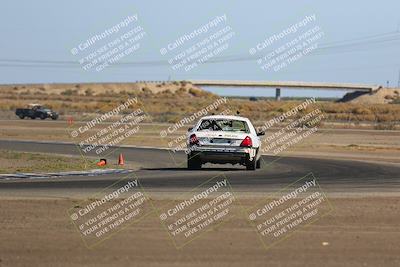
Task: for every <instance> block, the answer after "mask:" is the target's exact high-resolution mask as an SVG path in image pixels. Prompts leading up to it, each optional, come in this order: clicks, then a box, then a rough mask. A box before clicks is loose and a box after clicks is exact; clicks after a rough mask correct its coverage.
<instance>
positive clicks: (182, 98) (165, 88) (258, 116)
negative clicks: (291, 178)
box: [0, 82, 400, 129]
mask: <svg viewBox="0 0 400 267" xmlns="http://www.w3.org/2000/svg"><path fill="white" fill-rule="evenodd" d="M1 87H2V88H0V110H11V111H14V110H15V109H16V108H19V107H24V106H26V105H27V104H29V103H36V102H38V103H42V104H45V105H47V106H48V107H50V108H53V109H54V110H56V111H59V112H60V114H61V115H65V114H72V113H75V114H76V113H79V114H86V115H87V114H94V113H104V112H107V111H109V110H111V109H113V108H114V107H116V106H117V105H118V104H119V103H123V102H124V101H125V100H126V99H127V98H128V97H135V96H136V97H138V98H139V101H140V102H141V105H142V107H143V109H144V110H145V111H146V112H148V113H149V114H150V115H151V116H152V117H153V118H152V119H153V121H155V122H177V121H178V120H180V119H181V118H182V117H184V116H187V115H190V114H192V113H194V112H197V111H198V110H200V109H201V108H203V107H205V106H207V105H209V104H210V103H212V102H213V101H215V100H216V99H217V98H219V96H217V95H214V94H212V93H209V92H207V91H204V90H202V89H200V88H197V87H195V86H193V85H192V84H190V83H188V82H175V83H164V84H139V85H138V84H123V85H119V84H113V86H108V87H107V86H105V85H102V87H101V90H100V89H98V88H97V87H96V85H95V84H80V85H79V84H78V85H64V87H57V88H56V89H54V90H53V88H52V85H48V86H47V87H46V86H36V88H33V87H32V86H21V85H20V86H16V85H13V86H6V87H4V86H1ZM330 100H334V99H330ZM302 101H303V99H300V98H292V99H290V100H287V99H284V101H280V102H276V101H274V100H273V99H271V98H263V97H256V98H252V99H250V98H249V97H230V98H229V101H228V105H226V106H221V107H219V109H218V110H217V111H216V112H217V113H218V112H222V111H223V110H224V109H227V108H229V109H230V110H231V111H232V113H236V111H237V110H238V111H240V113H241V114H242V115H244V116H248V117H250V118H251V119H252V120H253V121H255V122H263V121H266V120H268V119H270V118H273V117H274V116H277V115H280V114H281V113H282V112H285V111H289V110H290V109H291V108H293V107H295V106H296V105H298V104H299V103H301V102H302ZM396 103H397V102H396ZM315 108H319V109H320V110H321V111H322V112H323V113H324V115H325V118H326V119H325V121H329V122H345V123H349V122H350V123H353V124H357V123H361V122H375V123H380V124H381V125H382V126H381V127H382V128H388V129H389V128H393V127H392V126H393V125H395V124H396V123H398V122H399V121H400V105H397V104H361V103H335V102H332V101H327V100H326V99H323V101H319V102H317V103H316V104H314V105H313V106H310V107H308V110H306V111H303V112H302V114H304V113H305V112H308V111H310V110H312V109H315ZM126 112H129V111H126ZM300 115H301V114H299V116H300ZM82 116H83V115H82Z"/></svg>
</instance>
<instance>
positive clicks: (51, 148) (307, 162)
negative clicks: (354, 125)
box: [0, 140, 400, 192]
mask: <svg viewBox="0 0 400 267" xmlns="http://www.w3.org/2000/svg"><path fill="white" fill-rule="evenodd" d="M0 148H1V149H9V150H16V151H26V152H44V153H55V154H65V155H75V156H79V155H80V153H79V151H78V149H77V147H76V146H75V145H73V144H59V143H38V142H27V141H5V140H1V141H0ZM119 153H123V154H124V156H125V160H126V161H130V162H135V163H136V164H137V165H139V166H141V167H140V168H138V169H137V170H134V171H133V172H132V175H135V176H136V177H137V178H139V180H140V183H141V184H142V186H143V187H144V188H146V189H147V190H149V191H160V192H169V191H177V192H180V191H182V192H183V191H187V190H189V189H192V188H194V187H196V186H198V185H200V184H202V183H203V182H205V181H207V180H208V179H210V178H212V177H214V176H216V175H221V174H223V175H225V176H226V177H227V178H228V180H229V182H230V184H231V186H232V188H233V189H234V190H235V191H237V192H266V191H276V190H279V189H281V188H282V187H284V186H285V185H288V184H290V183H291V182H294V181H296V180H297V179H299V178H301V177H303V176H305V175H307V174H309V173H313V175H314V176H315V177H316V178H317V180H318V182H319V183H320V185H321V186H322V187H323V189H325V190H329V191H330V192H398V188H399V186H400V167H399V166H396V165H385V164H382V163H369V162H361V161H348V160H332V159H314V158H300V157H281V158H278V157H272V156H263V157H262V159H263V166H262V169H260V170H257V171H246V170H245V169H244V168H243V167H242V166H237V165H236V166H232V165H229V164H228V165H206V166H203V169H202V170H200V171H189V170H187V169H186V164H185V159H186V155H185V154H184V153H183V152H179V153H176V154H174V155H173V157H172V156H171V153H172V152H170V151H168V150H164V149H151V148H127V147H120V148H118V149H117V150H116V151H115V152H114V153H113V155H110V158H112V159H116V158H117V155H118V154H119ZM77 160H80V159H79V158H77ZM113 161H115V160H113ZM176 162H178V163H181V164H180V165H179V164H177V163H176ZM109 168H113V166H112V165H111V166H109ZM125 176H126V174H116V175H99V176H69V177H62V178H46V179H11V180H5V179H0V192H1V191H3V190H4V191H6V190H9V189H14V190H20V189H21V190H29V191H31V190H33V191H34V190H38V189H41V190H53V189H57V190H68V191H73V190H98V189H103V188H105V187H107V186H109V185H111V184H112V183H113V182H115V181H117V180H120V179H121V178H123V177H125ZM4 191H3V192H4Z"/></svg>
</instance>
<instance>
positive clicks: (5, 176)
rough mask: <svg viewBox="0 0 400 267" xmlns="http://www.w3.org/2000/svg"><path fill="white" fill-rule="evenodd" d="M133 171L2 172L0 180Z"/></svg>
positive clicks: (128, 171)
mask: <svg viewBox="0 0 400 267" xmlns="http://www.w3.org/2000/svg"><path fill="white" fill-rule="evenodd" d="M132 171H133V170H121V169H93V170H89V171H69V172H49V173H11V174H0V180H3V179H4V180H8V179H44V178H55V177H66V176H98V175H106V174H125V173H130V172H132Z"/></svg>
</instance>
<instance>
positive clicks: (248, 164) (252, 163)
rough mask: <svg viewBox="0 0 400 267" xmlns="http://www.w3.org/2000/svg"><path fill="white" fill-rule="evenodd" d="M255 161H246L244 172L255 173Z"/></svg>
mask: <svg viewBox="0 0 400 267" xmlns="http://www.w3.org/2000/svg"><path fill="white" fill-rule="evenodd" d="M256 167H257V166H256V160H255V159H254V160H252V161H250V160H248V161H247V162H246V170H249V171H255V170H256Z"/></svg>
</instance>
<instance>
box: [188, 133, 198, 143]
mask: <svg viewBox="0 0 400 267" xmlns="http://www.w3.org/2000/svg"><path fill="white" fill-rule="evenodd" d="M189 144H190V145H198V144H199V139H197V136H196V135H195V134H192V135H191V136H190V137H189Z"/></svg>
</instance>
